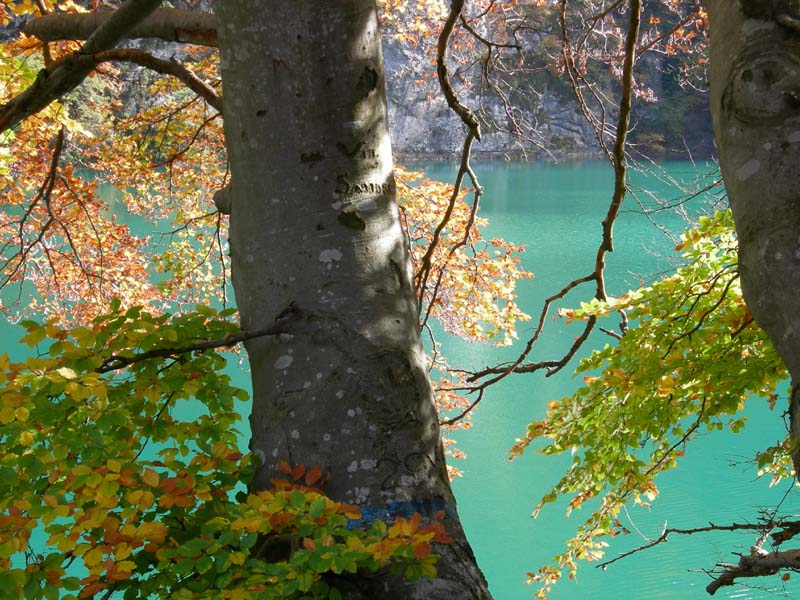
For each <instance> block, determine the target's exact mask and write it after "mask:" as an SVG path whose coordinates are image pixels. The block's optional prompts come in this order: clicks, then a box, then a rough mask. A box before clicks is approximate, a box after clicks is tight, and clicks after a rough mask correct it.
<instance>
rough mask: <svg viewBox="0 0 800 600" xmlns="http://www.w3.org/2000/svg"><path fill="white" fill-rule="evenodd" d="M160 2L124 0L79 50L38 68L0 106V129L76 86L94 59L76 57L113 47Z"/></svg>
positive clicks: (32, 112)
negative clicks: (20, 89)
mask: <svg viewBox="0 0 800 600" xmlns="http://www.w3.org/2000/svg"><path fill="white" fill-rule="evenodd" d="M160 4H161V0H128V1H127V2H126V3H125V4H123V5H122V7H121V8H119V9H117V10H116V11H114V12H113V13H112V14H111V15H110V16H109V17H108V19H106V20H105V21H104V22H103V24H102V25H100V26H99V27H98V28H97V29H95V30H94V32H93V33H92V34H91V35H90V36H89V38H88V39H87V40H86V43H85V44H84V45H83V48H81V50H80V51H79V52H75V53H72V54H70V55H68V56H66V57H65V58H64V59H62V60H60V61H59V62H58V63H56V64H54V65H51V66H50V67H48V68H46V69H42V70H41V71H39V74H38V75H37V77H36V80H35V81H34V82H33V84H31V86H30V87H29V88H28V89H26V90H25V91H24V92H22V93H21V94H19V95H18V96H15V97H14V98H12V99H11V100H10V101H9V102H7V103H6V104H4V105H3V106H0V133H1V132H3V131H5V130H7V129H10V128H12V127H14V126H15V125H17V124H18V123H20V122H21V121H23V120H24V119H26V118H28V117H29V116H31V115H34V114H36V113H37V112H39V111H41V110H42V109H44V108H46V107H47V106H48V105H49V104H50V103H51V102H53V101H54V100H57V99H59V98H61V97H62V96H63V95H64V94H67V93H68V92H71V91H72V90H74V89H75V88H76V87H78V85H80V84H81V82H82V81H83V80H84V79H85V78H86V76H87V75H89V73H91V72H92V69H93V68H94V65H95V63H94V61H85V60H80V59H81V57H82V56H84V55H86V54H95V53H97V52H102V51H104V50H110V49H111V48H113V47H114V45H115V44H116V43H117V42H118V41H119V40H121V39H122V38H124V37H125V36H126V35H127V34H128V32H129V31H130V30H131V29H133V27H134V26H136V24H137V23H139V22H140V21H142V20H143V19H145V18H146V17H147V16H148V15H150V13H152V12H153V11H154V10H156V8H158V6H159V5H160Z"/></svg>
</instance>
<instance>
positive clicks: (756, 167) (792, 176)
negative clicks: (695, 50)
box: [705, 0, 800, 475]
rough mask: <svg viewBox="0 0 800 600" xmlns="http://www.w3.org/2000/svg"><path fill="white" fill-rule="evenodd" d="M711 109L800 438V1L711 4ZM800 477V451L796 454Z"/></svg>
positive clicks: (756, 311) (744, 261) (743, 248)
mask: <svg viewBox="0 0 800 600" xmlns="http://www.w3.org/2000/svg"><path fill="white" fill-rule="evenodd" d="M705 4H706V6H707V8H708V12H709V18H710V21H711V112H712V116H713V119H714V131H715V135H716V141H717V147H718V150H719V157H720V167H721V169H722V175H723V179H724V181H725V187H726V189H727V192H728V198H729V200H730V205H731V208H732V210H733V216H734V219H735V221H736V231H737V235H738V238H739V273H740V276H741V281H742V291H743V293H744V298H745V301H746V302H747V306H748V308H749V309H750V312H751V313H752V315H753V317H754V318H755V320H756V322H757V323H758V324H759V325H760V326H761V327H762V328H763V329H764V330H765V331H766V332H767V334H768V335H769V337H770V339H771V340H772V342H773V343H774V344H775V347H776V348H777V350H778V352H779V353H780V355H781V356H782V358H783V360H784V361H785V363H786V365H787V367H788V369H789V373H790V375H791V378H792V381H793V392H792V399H791V402H790V409H789V416H790V434H791V436H792V437H793V438H794V439H795V440H800V389H798V385H799V384H800V301H798V290H799V289H800V196H799V194H800V192H799V191H798V190H799V189H800V187H799V186H800V33H798V28H797V27H795V26H794V25H793V24H795V23H798V21H797V16H798V15H797V14H793V12H794V11H796V9H792V8H791V7H792V6H794V5H795V4H797V3H788V2H780V1H769V0H766V1H764V0H759V1H750V0H742V1H736V0H706V2H705ZM792 457H793V462H794V466H795V471H796V473H798V475H800V451H798V450H797V449H796V447H795V450H793V452H792Z"/></svg>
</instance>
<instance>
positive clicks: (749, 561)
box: [706, 549, 800, 596]
mask: <svg viewBox="0 0 800 600" xmlns="http://www.w3.org/2000/svg"><path fill="white" fill-rule="evenodd" d="M719 566H721V567H723V568H724V571H723V572H722V574H721V575H720V576H719V577H717V578H715V579H714V581H712V582H711V583H709V584H708V585H707V586H706V591H707V592H708V593H709V594H710V595H711V596H713V595H714V594H715V593H716V592H717V590H719V588H721V587H725V586H727V585H733V584H734V583H735V582H736V580H737V579H739V578H741V577H764V576H767V575H775V573H777V572H778V571H780V570H781V569H790V570H793V571H796V570H798V569H800V549H793V550H781V551H778V552H770V553H768V554H762V555H751V556H743V557H741V558H740V559H739V563H738V564H736V565H731V564H726V563H722V564H720V565H719Z"/></svg>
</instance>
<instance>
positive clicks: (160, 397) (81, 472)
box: [0, 302, 448, 600]
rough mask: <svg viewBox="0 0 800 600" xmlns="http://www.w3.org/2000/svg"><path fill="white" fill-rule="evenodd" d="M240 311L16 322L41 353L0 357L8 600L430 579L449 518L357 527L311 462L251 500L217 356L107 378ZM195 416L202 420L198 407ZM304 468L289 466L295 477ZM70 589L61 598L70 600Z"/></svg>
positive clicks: (1, 551) (196, 355)
mask: <svg viewBox="0 0 800 600" xmlns="http://www.w3.org/2000/svg"><path fill="white" fill-rule="evenodd" d="M231 314H232V311H230V310H228V311H221V312H218V311H216V310H214V309H211V308H208V307H204V306H199V307H197V309H196V311H194V312H192V313H189V314H185V315H176V316H172V315H166V314H164V315H159V316H154V315H152V314H150V313H148V312H146V311H144V310H143V309H141V308H131V309H128V310H126V311H123V310H122V309H121V305H120V303H119V302H115V303H114V304H113V305H112V310H111V312H109V313H108V314H105V315H102V316H100V317H97V318H95V319H94V320H93V321H92V322H91V324H90V325H88V326H78V327H74V328H72V329H65V328H62V327H60V326H59V325H58V324H57V322H55V321H54V320H51V321H48V322H47V323H45V324H39V323H36V322H33V321H26V322H24V323H23V325H24V327H25V328H26V330H27V333H26V334H25V336H24V338H23V340H22V341H23V342H24V343H26V344H27V345H28V346H30V347H31V348H38V349H39V350H40V351H41V352H42V353H41V355H39V356H35V357H31V358H28V359H27V360H25V361H24V362H20V363H15V362H12V361H11V360H10V359H9V358H8V356H7V355H2V356H0V586H2V589H3V590H5V591H7V592H8V593H9V594H10V595H11V596H13V597H25V598H29V599H31V600H35V599H37V598H47V599H51V598H59V597H62V598H64V597H66V598H89V597H92V596H93V595H94V594H97V593H101V592H103V593H105V592H107V591H115V592H119V593H120V594H122V597H124V598H126V599H133V598H150V597H152V596H154V595H155V596H160V597H166V596H169V597H172V598H215V599H216V598H327V597H331V598H336V597H337V594H338V592H336V591H335V590H333V589H332V588H331V587H330V586H329V584H328V583H326V582H325V580H324V579H325V576H326V574H330V573H333V574H338V573H343V572H347V573H353V572H355V571H357V570H358V569H371V570H374V569H378V568H384V567H386V568H391V569H393V570H396V571H397V572H399V573H401V574H403V575H405V576H407V577H412V578H413V577H419V576H423V575H428V576H432V575H433V574H435V568H434V563H435V561H436V557H435V556H434V555H433V554H432V553H431V544H433V543H434V542H435V543H442V542H446V541H447V539H448V538H447V536H446V534H445V533H444V530H443V529H442V526H441V525H439V524H438V523H436V522H431V523H422V521H421V517H420V516H419V515H416V516H412V517H411V518H409V519H400V518H398V519H397V520H396V521H395V522H394V523H393V524H392V525H391V526H389V525H386V524H385V523H383V522H374V523H372V524H371V525H370V526H368V527H366V528H354V527H352V525H351V524H352V522H353V519H358V518H360V515H359V513H358V509H357V508H356V507H353V506H348V505H344V504H341V503H338V502H335V501H333V500H331V499H330V498H328V497H327V496H325V494H324V493H323V492H322V490H321V489H319V488H315V487H313V486H314V485H315V484H318V483H320V481H321V479H322V476H321V473H320V471H319V469H318V468H317V469H309V470H307V471H306V470H305V469H302V471H300V472H299V475H300V476H302V481H301V482H297V481H294V480H290V481H288V482H280V481H276V482H275V483H276V487H275V488H274V489H271V490H268V491H260V492H254V493H247V492H246V491H245V486H246V484H247V483H248V482H249V480H250V478H251V475H252V470H253V467H254V464H253V460H254V459H253V456H252V455H251V454H242V452H240V451H239V437H238V431H237V429H236V427H235V426H236V423H237V422H238V421H239V420H240V416H239V411H237V410H236V408H237V407H236V406H235V402H236V401H244V400H246V399H247V393H246V392H244V391H243V390H241V389H239V388H236V387H235V386H234V385H232V383H231V380H230V377H229V376H228V375H227V374H225V373H224V372H223V369H224V368H225V366H226V360H225V358H224V357H223V356H222V355H220V354H219V353H217V352H214V351H211V350H202V351H193V352H188V353H183V354H180V353H176V354H175V355H174V356H172V357H168V358H163V357H161V358H154V359H150V360H142V361H137V362H134V363H132V364H130V365H129V367H128V368H127V369H126V370H124V371H123V370H117V371H110V372H107V371H105V370H104V369H103V367H104V365H106V364H108V360H109V357H112V356H125V357H132V356H136V355H139V354H142V353H145V352H148V351H152V350H155V349H159V348H165V347H168V348H180V347H186V346H190V345H191V344H192V343H194V342H197V341H198V340H206V339H208V338H209V337H220V338H224V337H226V336H229V335H230V334H232V333H233V332H235V331H236V327H235V326H234V325H233V324H232V323H231V322H230V316H231ZM198 412H199V414H198ZM296 471H297V468H295V469H291V470H288V472H289V473H295V475H297V472H296ZM65 592H66V596H64V595H63V594H64V593H65Z"/></svg>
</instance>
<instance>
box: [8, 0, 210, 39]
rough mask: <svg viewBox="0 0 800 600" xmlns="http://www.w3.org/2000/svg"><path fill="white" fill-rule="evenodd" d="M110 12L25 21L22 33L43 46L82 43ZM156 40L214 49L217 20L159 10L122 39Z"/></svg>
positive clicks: (180, 12)
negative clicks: (47, 44) (68, 41)
mask: <svg viewBox="0 0 800 600" xmlns="http://www.w3.org/2000/svg"><path fill="white" fill-rule="evenodd" d="M112 14H113V11H109V10H98V11H95V12H92V13H78V14H65V13H59V14H52V15H46V16H43V17H38V18H36V19H32V20H30V21H28V23H27V24H26V25H25V28H24V29H23V31H24V32H25V33H26V34H27V35H30V36H33V37H36V38H38V39H40V40H42V41H43V42H54V41H58V40H85V39H87V38H89V37H90V36H91V35H92V34H93V33H94V32H95V31H96V30H97V28H98V27H100V26H101V25H103V24H104V23H105V22H106V21H108V20H109V18H110V17H111V15H112ZM141 38H157V39H161V40H165V41H168V42H181V43H184V44H196V45H199V46H216V45H217V18H216V16H215V15H214V14H213V13H200V12H194V11H190V10H180V9H176V8H161V9H159V10H157V11H155V12H154V13H153V14H151V15H150V16H149V17H147V18H146V19H143V20H142V21H141V22H140V23H139V24H138V25H136V26H135V27H133V28H131V29H130V31H128V32H127V34H126V35H125V39H141Z"/></svg>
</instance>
